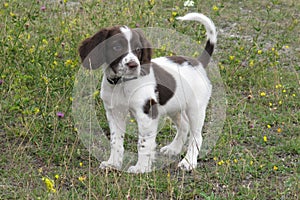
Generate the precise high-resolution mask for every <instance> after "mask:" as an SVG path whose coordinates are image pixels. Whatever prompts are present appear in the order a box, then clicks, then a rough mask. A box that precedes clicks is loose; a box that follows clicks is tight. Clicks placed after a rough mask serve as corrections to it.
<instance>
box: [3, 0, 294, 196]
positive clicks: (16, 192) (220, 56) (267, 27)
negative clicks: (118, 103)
mask: <svg viewBox="0 0 300 200" xmlns="http://www.w3.org/2000/svg"><path fill="white" fill-rule="evenodd" d="M183 2H184V1H178V2H173V1H171V0H162V1H153V0H151V1H134V0H131V1H123V0H119V1H82V3H80V4H78V5H74V4H70V3H71V2H68V3H69V4H65V3H57V1H29V0H24V1H17V0H7V1H5V2H1V5H0V28H1V29H0V35H1V38H0V46H1V47H0V48H1V51H0V57H1V59H0V80H2V81H3V83H2V84H1V85H0V102H1V104H0V136H1V137H0V138H1V139H0V151H1V155H0V172H1V173H0V174H1V181H0V199H47V198H50V199H88V198H90V199H126V198H128V199H129V197H130V199H146V198H148V199H297V198H298V196H299V191H300V184H299V179H300V175H299V171H300V169H299V153H300V148H299V147H300V142H299V141H300V136H299V133H300V112H299V109H300V92H299V90H300V86H299V84H300V80H299V70H300V60H299V44H300V41H299V35H300V27H299V10H300V3H299V2H298V1H292V0H285V1H276V0H274V1H256V0H255V1H243V2H239V1H221V0H217V1H213V2H211V1H207V2H206V1H201V3H200V2H197V1H195V6H194V7H191V8H184V7H183ZM44 5H45V10H43V9H41V8H42V6H44ZM189 11H198V12H203V13H204V14H206V15H208V16H209V17H211V18H212V19H213V20H214V22H215V24H216V26H217V28H218V30H219V36H218V38H219V40H218V46H217V50H216V53H215V54H214V61H215V62H216V63H217V64H218V66H219V68H220V73H221V76H222V78H223V82H224V85H225V89H226V93H227V101H228V107H227V118H226V121H225V125H224V129H223V133H222V136H221V137H220V138H219V140H218V142H217V145H216V147H215V148H214V150H213V151H212V152H211V153H210V154H208V155H207V156H206V157H205V158H203V159H200V160H199V167H198V168H197V169H196V170H195V171H193V172H191V173H184V172H181V171H179V170H177V169H176V163H174V164H171V165H170V166H168V167H166V168H164V169H160V170H157V171H155V172H152V173H149V174H142V175H135V174H127V173H125V172H116V171H105V170H100V169H98V166H99V161H98V160H96V159H95V158H94V157H92V156H91V155H90V154H89V152H88V151H87V149H86V148H85V147H84V145H83V144H82V143H81V140H80V139H79V137H78V135H77V132H76V129H75V127H74V121H73V118H72V116H71V110H72V91H73V86H74V79H75V75H76V73H77V71H78V70H79V68H80V61H79V56H78V53H77V48H78V46H79V44H80V41H82V40H83V39H85V38H86V37H87V36H90V35H92V34H93V33H95V32H96V31H97V30H98V29H100V28H102V27H107V26H111V25H116V24H126V25H128V26H130V27H136V26H139V27H149V26H154V27H161V28H169V29H175V30H176V31H178V32H180V33H183V34H186V35H189V36H190V37H191V38H193V39H194V40H196V41H204V36H205V33H204V32H203V31H202V30H203V29H199V28H200V26H198V25H192V23H189V24H188V25H183V24H181V23H179V22H177V21H175V20H174V17H175V16H177V15H183V14H185V13H187V12H189ZM199 30H201V31H199ZM157 54H158V55H160V54H163V52H161V51H158V53H157ZM97 104H98V105H99V110H98V111H99V114H101V113H102V114H104V111H103V108H102V107H101V106H102V105H101V102H97ZM57 112H63V113H64V117H63V118H58V117H57ZM100 123H101V127H102V128H103V129H104V131H108V127H107V124H106V121H105V120H103V121H101V122H100ZM169 129H170V127H165V128H164V129H163V130H164V131H165V133H166V134H168V133H169V132H170V130H169ZM80 163H82V165H80ZM55 175H58V176H59V177H58V178H55ZM43 177H44V180H45V178H46V177H47V178H49V180H53V183H54V184H53V189H55V190H56V192H53V191H48V189H47V187H46V185H45V183H44V181H43V180H42V178H43Z"/></svg>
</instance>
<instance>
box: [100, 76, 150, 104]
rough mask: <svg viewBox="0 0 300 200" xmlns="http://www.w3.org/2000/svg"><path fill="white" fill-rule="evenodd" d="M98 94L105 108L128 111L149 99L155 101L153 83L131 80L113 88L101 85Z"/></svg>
mask: <svg viewBox="0 0 300 200" xmlns="http://www.w3.org/2000/svg"><path fill="white" fill-rule="evenodd" d="M100 94H101V99H102V100H103V102H104V104H105V106H106V107H109V108H112V109H113V108H117V107H120V106H121V107H126V108H129V109H130V108H134V107H136V106H139V105H143V104H144V103H145V101H146V100H147V99H149V98H153V99H156V94H155V82H154V81H146V82H145V81H141V80H132V81H128V82H125V83H121V84H117V85H114V86H111V85H108V84H107V83H102V87H101V93H100Z"/></svg>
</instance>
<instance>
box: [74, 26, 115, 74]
mask: <svg viewBox="0 0 300 200" xmlns="http://www.w3.org/2000/svg"><path fill="white" fill-rule="evenodd" d="M118 33H120V26H113V27H111V28H103V29H101V30H100V31H98V32H97V33H96V34H95V35H93V36H92V37H89V38H87V39H85V40H84V41H83V42H82V43H81V45H80V47H79V49H78V50H79V55H80V58H81V61H82V64H83V66H84V67H85V68H88V69H90V68H92V69H97V68H99V67H100V66H101V65H102V64H103V63H105V54H104V53H105V51H104V49H105V44H101V43H102V42H103V41H104V40H106V39H107V38H109V37H111V36H113V35H116V34H118Z"/></svg>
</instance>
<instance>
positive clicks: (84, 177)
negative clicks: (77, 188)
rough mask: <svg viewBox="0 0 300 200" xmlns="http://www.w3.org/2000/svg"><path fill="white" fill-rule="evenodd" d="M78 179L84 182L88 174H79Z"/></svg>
mask: <svg viewBox="0 0 300 200" xmlns="http://www.w3.org/2000/svg"><path fill="white" fill-rule="evenodd" d="M78 180H79V181H80V182H83V181H85V180H86V176H79V177H78Z"/></svg>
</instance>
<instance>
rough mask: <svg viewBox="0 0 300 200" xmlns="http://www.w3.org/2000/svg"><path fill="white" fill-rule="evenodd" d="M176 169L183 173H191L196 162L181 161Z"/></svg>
mask: <svg viewBox="0 0 300 200" xmlns="http://www.w3.org/2000/svg"><path fill="white" fill-rule="evenodd" d="M178 167H179V168H180V169H182V170H184V171H191V170H193V169H195V168H196V167H197V161H196V162H195V161H194V162H189V161H188V160H187V159H185V158H184V159H182V161H180V163H179V164H178Z"/></svg>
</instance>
